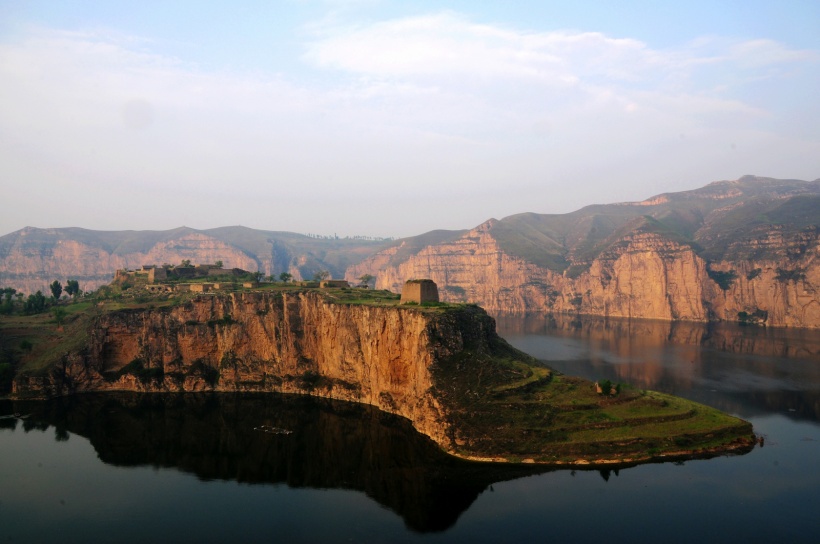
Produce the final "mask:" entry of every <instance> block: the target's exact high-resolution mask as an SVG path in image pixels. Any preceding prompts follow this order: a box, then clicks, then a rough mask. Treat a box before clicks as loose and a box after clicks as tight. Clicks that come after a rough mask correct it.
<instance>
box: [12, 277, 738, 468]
mask: <svg viewBox="0 0 820 544" xmlns="http://www.w3.org/2000/svg"><path fill="white" fill-rule="evenodd" d="M370 295H371V291H369V290H350V289H345V290H342V289H339V290H337V291H328V290H318V289H317V290H304V291H298V290H291V289H288V288H285V287H279V288H275V289H264V290H257V291H243V292H234V293H220V294H208V295H198V296H193V297H185V298H173V297H172V298H157V299H154V301H153V302H146V301H143V302H134V303H132V304H131V305H130V306H129V307H126V308H122V307H121V304H122V303H120V302H117V301H108V302H106V301H102V302H100V304H102V305H103V306H102V307H100V306H97V307H94V308H89V309H87V310H82V309H79V310H78V312H77V313H74V314H73V317H70V318H66V324H65V326H64V327H62V329H63V330H61V331H57V332H56V334H53V333H51V332H50V331H48V330H47V329H48V326H47V325H46V324H45V323H43V320H41V319H39V317H38V316H31V317H29V318H20V320H16V319H14V320H12V319H6V320H4V321H0V333H3V334H7V335H17V337H18V338H34V337H35V334H36V335H37V336H36V338H37V341H36V342H37V345H31V346H30V349H28V351H27V352H26V350H23V351H24V352H25V353H23V354H21V355H20V357H21V365H20V367H19V372H18V373H17V376H16V378H15V379H14V383H13V395H14V396H15V397H18V398H20V397H27V396H30V395H34V396H46V397H54V396H61V395H69V394H73V393H78V392H86V391H123V390H124V391H140V392H196V391H223V392H228V391H230V392H257V391H258V392H282V393H296V394H303V395H305V394H307V395H313V396H318V397H327V398H332V399H338V400H346V401H354V402H359V403H364V404H370V405H372V406H375V407H377V408H379V409H381V410H383V411H386V412H389V413H393V414H397V415H399V416H402V417H405V418H407V419H408V420H409V421H410V422H411V423H412V424H413V426H414V427H415V429H416V430H417V431H419V432H421V433H423V434H425V435H427V436H429V437H430V438H432V439H433V440H434V441H435V442H437V443H438V444H439V445H440V446H441V447H442V448H443V449H444V450H445V451H448V452H451V453H454V454H458V455H460V456H464V457H468V458H472V459H483V460H506V461H510V460H513V461H521V460H528V461H529V462H541V463H549V464H563V463H572V462H576V461H577V460H578V459H581V460H582V461H583V462H584V463H588V462H596V463H601V464H611V463H627V462H632V463H634V462H637V461H645V460H650V459H653V458H659V457H669V456H681V457H692V456H704V455H706V456H708V455H714V454H715V453H718V452H729V451H748V449H749V447H750V446H751V444H752V430H751V426H750V425H749V424H747V423H745V422H743V421H740V420H738V419H736V418H733V417H730V416H727V415H725V414H720V413H718V412H716V411H715V410H713V409H710V408H707V407H705V406H700V405H694V404H693V403H690V402H688V401H684V400H683V399H675V398H672V397H664V396H660V394H657V393H651V392H644V391H639V390H628V391H627V390H624V391H623V392H619V393H618V395H619V398H617V399H612V398H610V395H611V394H612V393H611V391H607V392H606V394H602V395H599V394H598V393H597V392H596V388H595V387H594V386H593V384H592V383H591V382H587V381H585V380H581V379H578V378H569V377H563V376H553V374H552V372H551V371H550V370H549V369H547V368H544V367H541V366H538V365H535V364H534V363H535V361H534V360H533V359H532V358H531V357H530V356H528V355H526V354H524V353H521V352H519V351H517V350H515V349H513V348H512V347H511V346H509V344H507V343H506V342H505V341H504V340H502V339H501V338H500V337H499V336H498V335H497V334H496V333H495V322H494V320H493V319H492V318H491V317H489V316H488V315H487V313H486V312H484V310H482V309H481V308H479V307H477V306H472V305H441V304H439V303H435V304H434V305H432V306H429V305H428V306H405V305H397V303H398V301H397V300H395V299H390V300H389V301H386V302H385V301H376V300H373V299H369V300H368V301H366V302H361V299H362V297H366V296H370ZM344 297H352V299H359V300H360V301H359V302H347V303H345V302H344V301H343V299H344ZM352 299H344V300H352ZM76 305H79V306H84V305H85V303H77V304H75V305H70V306H76ZM106 305H108V306H106ZM15 317H16V316H15ZM26 321H27V322H28V325H27V326H28V327H30V329H25V326H26V325H25V323H26ZM15 343H16V342H15ZM20 349H22V348H20ZM626 408H628V409H629V410H626V411H624V410H625V409H626ZM633 414H639V417H637V418H636V417H631V416H632V415H633ZM590 421H594V422H601V421H606V423H605V424H603V423H590ZM681 421H685V423H681ZM601 425H604V427H605V428H607V429H610V430H612V429H616V428H617V429H618V430H617V435H618V436H620V438H618V439H617V440H615V439H613V438H612V436H613V435H610V434H604V435H602V437H601V438H599V437H598V436H597V435H596V434H595V433H594V432H593V429H598V428H604V427H601ZM681 433H682V434H681ZM683 446H685V447H683Z"/></svg>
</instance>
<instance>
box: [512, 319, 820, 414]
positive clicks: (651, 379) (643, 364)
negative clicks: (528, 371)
mask: <svg viewBox="0 0 820 544" xmlns="http://www.w3.org/2000/svg"><path fill="white" fill-rule="evenodd" d="M496 321H497V325H498V332H499V334H501V336H503V337H504V338H506V339H507V340H508V341H510V343H512V344H513V345H514V346H515V347H517V348H519V349H522V350H523V351H525V352H527V353H529V354H531V355H533V356H535V357H537V358H538V359H541V360H543V361H545V362H546V364H548V365H549V366H551V367H553V368H555V369H557V370H559V371H561V372H564V373H566V374H572V375H579V376H583V377H586V378H589V379H593V380H595V379H610V380H613V381H618V382H623V383H629V384H632V385H635V386H637V387H640V388H645V389H653V390H657V391H663V392H667V393H673V394H676V395H681V396H683V397H687V398H690V399H692V400H696V401H698V402H703V403H704V404H709V405H711V406H714V407H716V408H719V409H721V410H724V411H728V412H733V413H736V414H739V415H741V416H742V417H750V416H754V415H757V414H760V413H771V412H783V413H789V414H791V415H793V416H795V417H798V418H801V419H806V420H812V421H820V331H815V330H806V329H778V328H771V327H769V328H765V327H757V326H740V325H735V324H727V323H709V324H704V323H689V322H667V321H651V320H629V319H617V318H615V319H613V318H610V319H605V318H596V317H587V316H583V317H577V316H571V315H565V314H555V315H543V314H537V315H536V314H531V315H526V316H522V315H497V316H496Z"/></svg>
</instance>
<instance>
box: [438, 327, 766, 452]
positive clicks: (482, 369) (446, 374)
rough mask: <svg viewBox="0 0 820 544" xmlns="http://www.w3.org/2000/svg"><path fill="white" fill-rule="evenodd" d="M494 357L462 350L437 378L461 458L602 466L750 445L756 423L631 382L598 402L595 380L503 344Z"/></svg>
mask: <svg viewBox="0 0 820 544" xmlns="http://www.w3.org/2000/svg"><path fill="white" fill-rule="evenodd" d="M492 351H493V352H494V353H493V354H482V353H479V352H476V351H473V350H470V349H468V350H465V352H463V353H461V354H459V355H458V356H456V357H454V358H453V359H452V360H450V361H447V362H445V363H443V364H441V365H440V366H439V367H438V368H436V369H435V371H434V372H435V376H436V379H437V384H438V385H437V391H436V393H437V394H438V395H439V396H440V397H441V398H443V399H445V403H446V405H447V406H449V407H450V408H451V409H450V411H449V423H450V425H451V428H452V429H453V436H452V438H453V442H454V443H456V444H457V445H458V446H457V448H456V451H455V452H454V453H456V454H458V455H460V456H463V457H466V458H470V459H481V460H488V459H490V460H504V461H511V462H534V463H545V464H596V465H598V464H624V463H636V462H641V461H647V460H653V459H669V458H677V457H682V458H684V457H685V458H692V457H709V456H713V455H716V454H721V453H726V452H738V453H741V452H746V451H749V450H750V449H751V448H752V447H753V444H754V434H753V432H752V426H751V424H749V423H747V422H745V421H743V420H741V419H738V418H736V417H733V416H730V415H728V414H725V413H723V412H720V411H718V410H715V409H714V408H710V407H708V406H704V405H701V404H698V403H695V402H691V401H688V400H685V399H682V398H678V397H674V396H671V395H665V394H662V393H657V392H653V391H643V390H639V389H633V388H632V387H630V386H629V385H627V384H623V385H622V384H618V389H619V391H618V392H616V391H615V389H614V386H613V389H612V394H602V393H599V392H598V390H597V388H596V384H594V383H592V382H590V381H587V380H584V379H581V378H576V377H571V376H566V375H562V374H560V373H557V372H555V371H553V370H551V369H549V368H546V367H543V366H538V365H536V364H533V361H532V360H527V359H526V358H525V359H524V360H522V358H521V357H522V354H521V353H520V352H517V351H516V350H514V349H513V348H511V347H510V346H508V345H506V343H504V342H503V340H502V341H501V342H498V343H496V344H495V346H494V347H493V349H492Z"/></svg>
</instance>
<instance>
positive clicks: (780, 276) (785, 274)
mask: <svg viewBox="0 0 820 544" xmlns="http://www.w3.org/2000/svg"><path fill="white" fill-rule="evenodd" d="M775 279H776V280H777V281H782V282H783V283H786V282H788V281H800V280H805V279H806V271H805V270H803V269H802V268H795V269H794V270H786V269H784V268H778V269H777V276H775Z"/></svg>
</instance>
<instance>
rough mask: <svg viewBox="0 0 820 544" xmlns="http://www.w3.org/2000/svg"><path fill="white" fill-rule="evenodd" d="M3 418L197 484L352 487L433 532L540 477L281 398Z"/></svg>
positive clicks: (351, 412)
mask: <svg viewBox="0 0 820 544" xmlns="http://www.w3.org/2000/svg"><path fill="white" fill-rule="evenodd" d="M5 408H6V410H4V412H5V413H9V412H11V411H14V412H20V413H24V414H28V416H27V417H26V418H25V419H22V420H18V419H15V418H6V419H2V420H0V425H2V426H4V427H6V428H10V429H15V428H16V427H17V422H18V421H22V425H21V426H22V427H23V430H25V431H30V430H34V429H37V430H43V431H45V430H48V429H49V428H50V427H53V428H54V432H55V439H56V440H57V441H60V440H66V439H68V438H69V436H70V434H69V433H71V434H77V435H81V436H83V437H86V438H88V440H89V441H90V442H91V444H92V445H93V447H94V449H95V450H96V452H97V454H98V456H99V458H100V459H101V460H102V461H104V462H105V463H108V464H112V465H117V466H129V467H130V466H140V465H152V466H155V467H171V468H177V469H179V470H182V471H185V472H190V473H193V474H196V475H197V476H198V477H199V478H200V479H202V480H217V479H219V480H235V481H238V482H244V483H286V484H287V485H288V486H290V487H294V488H300V487H309V488H339V489H353V490H358V491H362V492H364V493H366V494H367V495H368V496H370V497H371V498H373V499H374V500H376V501H378V502H379V503H380V504H382V505H384V506H386V507H388V508H390V509H391V510H393V511H395V512H396V513H398V514H399V515H400V516H402V518H403V519H404V521H405V523H406V525H407V526H408V527H409V528H411V529H413V530H415V531H441V530H444V529H447V528H448V527H450V526H452V525H453V524H454V523H455V522H456V520H457V519H458V517H459V516H460V515H461V514H462V513H463V512H464V511H465V510H466V509H467V508H469V506H470V505H471V504H472V503H473V501H475V499H476V498H477V497H478V496H479V495H480V494H481V493H482V492H483V491H484V490H486V489H487V488H488V487H489V486H490V485H491V484H493V483H495V482H499V481H504V480H509V479H513V478H518V477H521V476H526V475H531V474H535V473H536V472H544V471H543V470H538V469H535V470H533V469H532V468H527V467H516V466H503V465H490V464H480V463H468V462H463V461H459V460H457V459H454V458H452V457H450V456H448V455H445V454H443V453H442V452H441V451H440V450H439V449H438V447H437V446H436V445H435V444H434V443H433V442H432V441H430V440H429V439H428V438H426V437H425V436H423V435H420V434H419V433H417V432H415V431H414V430H413V429H412V427H411V426H410V424H409V422H408V421H406V420H404V419H402V418H398V417H395V416H392V415H390V414H385V413H383V412H380V411H378V410H375V409H373V408H371V407H368V406H362V405H355V404H348V403H338V402H328V401H322V400H316V399H311V398H302V397H288V396H278V395H272V394H267V395H248V394H243V395H241V396H240V395H195V394H187V395H186V394H177V395H158V394H136V393H132V394H125V393H123V394H105V395H103V394H100V395H78V396H74V397H70V398H65V399H57V400H54V401H51V402H47V403H32V402H29V403H26V402H15V403H14V404H13V405H11V406H10V407H9V406H6V407H5Z"/></svg>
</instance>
